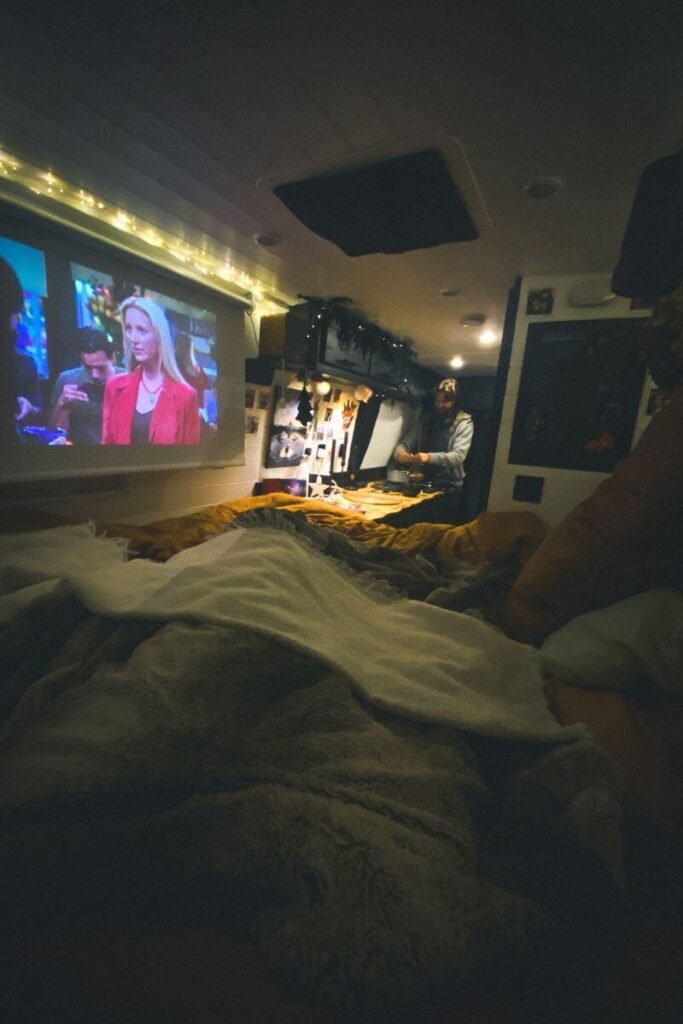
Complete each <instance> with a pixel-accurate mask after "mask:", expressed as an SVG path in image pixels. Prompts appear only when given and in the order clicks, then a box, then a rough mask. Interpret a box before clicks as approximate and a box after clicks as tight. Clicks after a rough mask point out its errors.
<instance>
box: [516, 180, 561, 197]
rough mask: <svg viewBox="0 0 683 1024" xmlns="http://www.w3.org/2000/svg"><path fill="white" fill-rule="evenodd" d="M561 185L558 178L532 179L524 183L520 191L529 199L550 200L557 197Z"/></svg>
mask: <svg viewBox="0 0 683 1024" xmlns="http://www.w3.org/2000/svg"><path fill="white" fill-rule="evenodd" d="M563 185H564V182H563V181H562V180H561V179H560V178H550V177H548V178H534V179H533V180H532V181H528V182H527V183H526V185H525V186H524V188H523V189H522V191H523V192H524V194H525V195H526V196H528V197H529V199H550V198H551V196H555V195H557V193H558V192H559V191H560V189H561V188H562V187H563Z"/></svg>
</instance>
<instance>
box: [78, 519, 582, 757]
mask: <svg viewBox="0 0 683 1024" xmlns="http://www.w3.org/2000/svg"><path fill="white" fill-rule="evenodd" d="M234 538H235V535H234V534H233V533H232V532H230V531H229V532H228V533H226V534H224V535H222V536H221V537H217V538H215V539H214V540H211V541H207V542H206V544H205V545H201V546H200V547H198V548H192V549H189V550H188V551H185V552H183V553H182V554H180V555H176V556H175V557H174V558H172V559H170V560H169V561H168V562H166V563H163V564H158V563H154V562H150V561H147V560H144V559H139V560H134V561H131V562H128V563H126V564H122V565H120V566H113V567H112V568H111V570H110V571H109V572H108V573H107V574H106V576H105V575H103V574H102V573H100V572H92V573H77V574H74V575H71V574H70V575H69V576H68V581H69V583H70V584H71V586H72V588H73V590H74V593H75V594H76V596H77V597H78V599H79V600H80V601H81V602H82V604H83V605H84V606H85V607H86V608H87V609H88V610H89V611H91V612H94V613H96V614H98V615H104V616H107V617H108V618H115V619H118V618H123V619H131V618H133V619H142V620H149V619H155V620H162V621H169V620H177V619H184V620H191V621H195V622H197V621H199V622H214V623H223V624H225V625H241V626H243V627H245V628H248V629H255V630H257V631H258V632H259V633H261V634H263V635H266V636H268V637H270V638H272V639H277V640H279V641H281V642H282V643H286V644H289V645H291V646H292V647H293V648H294V649H296V650H299V651H301V652H303V653H304V654H307V655H309V656H313V657H316V658H318V659H320V660H322V661H324V662H325V663H326V664H328V665H329V666H331V667H334V668H336V669H338V670H340V671H341V672H343V673H344V674H346V675H347V676H348V677H349V678H350V679H351V680H352V681H353V683H354V684H355V686H356V687H357V688H358V690H359V692H360V693H361V694H362V695H363V696H364V697H365V698H366V699H368V700H370V701H371V702H372V703H373V704H375V705H376V706H377V707H382V708H384V709H386V710H390V711H392V712H394V713H396V714H402V715H406V716H408V717H411V718H417V719H419V720H421V721H426V722H432V723H439V724H442V725H452V726H458V727H460V728H464V729H469V730H472V731H474V732H477V733H479V734H481V735H488V736H507V737H515V738H518V739H533V740H539V741H559V742H562V741H567V740H571V739H576V738H577V737H578V736H580V735H582V730H581V728H580V727H571V728H567V727H564V726H560V725H559V724H558V723H557V721H556V720H555V719H554V718H553V716H552V714H551V713H550V711H549V710H548V708H547V706H546V702H545V699H544V696H543V681H542V678H541V674H540V669H539V665H538V658H537V655H536V652H534V651H533V650H532V648H530V647H527V646H525V645H522V644H518V643H516V642H515V641H512V640H508V639H507V638H506V637H505V636H503V635H502V634H501V633H498V632H496V631H495V630H493V629H491V628H490V627H489V626H488V625H486V624H485V623H482V622H479V621H477V620H475V619H473V618H472V617H470V616H465V615H461V614H458V613H453V612H449V611H444V610H443V609H441V608H437V607H431V606H429V605H426V604H423V603H419V602H415V601H411V600H407V599H402V598H398V597H396V596H395V595H394V594H393V593H390V592H389V591H388V590H387V589H386V588H383V587H381V586H380V585H379V584H378V583H363V584H361V585H359V583H358V582H357V580H356V579H354V578H353V577H352V576H350V575H349V574H348V573H344V572H342V571H341V569H340V567H339V566H338V565H335V564H334V563H333V562H331V561H330V560H329V559H326V558H324V557H323V556H321V555H320V554H319V553H318V552H317V551H316V550H314V549H313V548H312V547H311V546H310V545H309V544H306V543H305V542H304V541H303V539H301V538H299V537H297V536H295V535H292V534H288V533H286V532H283V531H280V530H268V529H267V528H260V529H256V530H247V531H245V532H244V533H242V534H240V535H239V537H238V539H237V541H236V542H235V539H234Z"/></svg>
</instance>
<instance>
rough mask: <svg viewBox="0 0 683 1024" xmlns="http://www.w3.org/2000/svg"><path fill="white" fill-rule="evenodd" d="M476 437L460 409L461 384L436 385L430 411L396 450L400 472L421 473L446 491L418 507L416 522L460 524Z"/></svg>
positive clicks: (468, 417) (431, 484)
mask: <svg viewBox="0 0 683 1024" xmlns="http://www.w3.org/2000/svg"><path fill="white" fill-rule="evenodd" d="M473 436H474V424H473V422H472V417H471V415H470V414H469V413H468V412H465V411H464V410H462V409H460V408H459V406H458V382H457V380H455V379H454V378H452V377H447V378H446V379H444V380H442V381H440V382H439V384H437V386H436V388H435V390H434V396H433V401H432V407H431V409H430V410H429V411H428V413H427V414H426V415H425V416H423V417H422V418H421V419H420V420H419V421H418V423H417V424H416V425H415V426H414V427H413V428H412V430H410V431H409V432H408V433H407V434H406V435H405V437H403V438H402V439H401V441H400V442H399V444H398V445H397V446H396V448H395V450H394V461H395V463H396V465H397V466H398V467H399V469H407V470H410V469H416V470H420V471H422V472H423V473H424V479H425V483H426V484H428V485H429V487H430V488H432V489H433V490H436V491H442V492H443V493H442V494H441V495H440V496H439V497H436V498H433V499H431V500H430V501H426V502H423V503H422V504H421V505H420V506H418V508H416V510H415V515H416V516H417V519H415V520H414V521H419V522H432V523H434V522H438V523H456V522H457V521H458V513H459V510H460V504H461V500H462V488H463V482H464V480H465V470H464V468H463V464H464V462H465V459H466V458H467V453H468V452H469V450H470V446H471V444H472V438H473ZM399 514H402V513H399ZM406 525H407V524H406Z"/></svg>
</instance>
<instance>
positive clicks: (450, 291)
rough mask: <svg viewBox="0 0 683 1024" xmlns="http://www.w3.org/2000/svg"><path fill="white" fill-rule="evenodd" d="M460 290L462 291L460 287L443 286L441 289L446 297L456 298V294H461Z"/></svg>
mask: <svg viewBox="0 0 683 1024" xmlns="http://www.w3.org/2000/svg"><path fill="white" fill-rule="evenodd" d="M460 292H461V289H460V288H442V289H441V294H442V295H443V297H444V299H454V298H455V297H456V295H459V294H460Z"/></svg>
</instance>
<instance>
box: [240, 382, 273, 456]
mask: <svg viewBox="0 0 683 1024" xmlns="http://www.w3.org/2000/svg"><path fill="white" fill-rule="evenodd" d="M271 391H272V389H271V388H269V387H268V388H264V387H257V386H256V385H254V384H247V386H246V388H245V390H244V437H245V443H246V444H256V443H257V442H258V437H259V434H260V428H261V424H262V423H263V421H264V420H265V418H266V417H267V414H268V412H269V410H270V396H271Z"/></svg>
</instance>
